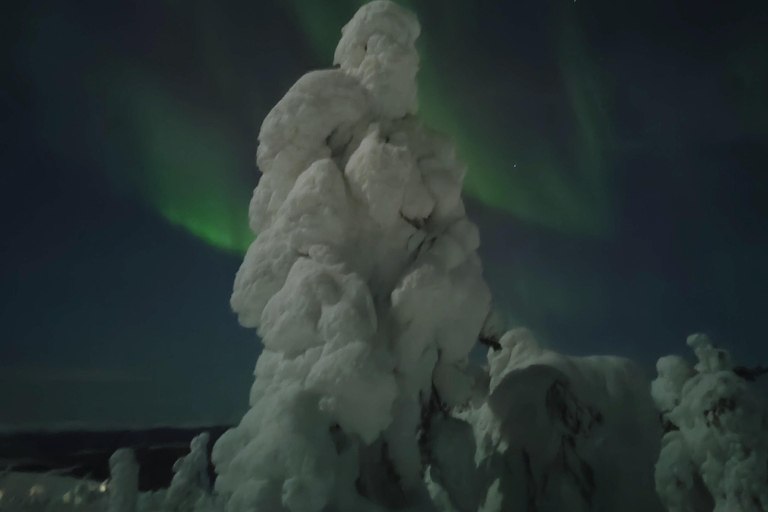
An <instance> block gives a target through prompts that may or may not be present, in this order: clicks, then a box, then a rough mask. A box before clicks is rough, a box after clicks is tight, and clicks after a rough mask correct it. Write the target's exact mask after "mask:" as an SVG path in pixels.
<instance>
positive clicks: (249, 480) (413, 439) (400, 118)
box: [213, 1, 490, 512]
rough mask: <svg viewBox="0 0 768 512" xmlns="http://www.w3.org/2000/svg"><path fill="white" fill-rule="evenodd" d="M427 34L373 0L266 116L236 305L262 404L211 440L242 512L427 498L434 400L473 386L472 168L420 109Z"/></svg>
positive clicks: (478, 306) (480, 292) (223, 484)
mask: <svg viewBox="0 0 768 512" xmlns="http://www.w3.org/2000/svg"><path fill="white" fill-rule="evenodd" d="M418 34H419V25H418V22H417V21H416V19H415V18H414V17H413V15H412V14H410V13H409V12H407V11H405V10H403V9H402V8H400V7H398V6H397V5H396V4H394V3H391V2H382V1H379V2H372V3H370V4H367V5H366V6H364V7H363V8H361V9H360V10H359V11H358V13H357V14H356V15H355V16H354V18H353V19H352V21H350V23H349V24H347V25H346V26H345V27H344V30H343V32H342V37H341V41H340V43H339V46H338V48H337V51H336V57H335V60H336V63H337V64H338V65H339V68H338V69H331V70H323V71H315V72H311V73H309V74H307V75H305V76H304V77H302V78H301V79H299V81H298V82H297V83H296V84H295V85H294V86H293V87H292V88H291V89H290V90H289V91H288V93H287V94H286V95H285V97H284V98H283V99H282V100H281V101H280V102H279V103H278V104H277V105H276V106H275V108H274V109H273V110H272V112H270V114H269V115H268V116H267V117H266V119H265V121H264V124H263V125H262V128H261V133H260V136H259V141H260V145H259V149H258V154H257V162H258V165H259V169H260V171H261V172H262V177H261V180H260V182H259V185H258V187H257V188H256V190H255V192H254V196H253V200H252V202H251V207H250V215H251V225H252V227H253V228H254V230H255V231H257V232H258V237H257V239H256V241H255V242H254V243H253V245H252V246H251V247H250V249H249V250H248V253H247V255H246V257H245V260H244V262H243V264H242V267H241V268H240V270H239V272H238V274H237V278H236V281H235V288H234V293H233V295H232V301H231V302H232V306H233V308H234V310H235V311H236V312H237V313H238V315H239V319H240V322H241V323H242V324H243V325H244V326H248V327H256V328H258V332H259V334H260V336H261V339H262V341H263V343H264V351H263V354H262V355H261V357H260V358H259V360H258V363H257V365H256V370H255V376H256V379H255V382H254V385H253V388H252V390H251V397H250V403H251V410H250V411H249V412H248V413H247V414H246V415H245V417H244V418H243V420H242V421H241V423H240V425H239V426H237V427H236V428H234V429H232V430H230V431H229V432H227V433H226V434H225V435H224V436H223V437H222V438H221V439H220V440H219V441H218V442H217V443H216V445H215V448H214V452H213V460H214V463H215V465H216V470H217V472H218V474H219V476H218V479H217V481H216V490H217V491H218V492H220V493H222V494H224V495H226V496H228V497H229V502H228V510H230V511H232V512H236V511H240V510H243V511H245V510H253V509H254V508H255V509H264V510H270V511H280V510H290V511H292V512H297V511H301V512H313V511H320V510H323V509H326V507H331V508H332V509H334V510H350V511H353V510H354V511H357V510H378V509H380V508H383V509H386V508H393V507H397V508H406V507H416V508H418V509H419V510H426V509H427V508H425V507H428V503H429V494H428V492H427V488H426V485H425V483H424V480H423V478H422V473H423V471H424V460H423V459H424V453H423V452H424V450H423V449H422V448H421V447H420V444H419V439H418V432H419V429H420V425H421V423H422V415H423V410H424V409H425V408H426V407H427V406H428V404H429V402H430V400H433V396H437V395H439V396H440V397H441V399H442V400H444V401H446V402H448V403H451V404H458V403H461V402H464V401H466V400H468V399H469V398H470V388H471V383H472V379H471V378H470V377H469V376H468V375H467V374H466V372H465V368H466V365H467V355H468V353H469V351H470V349H471V348H472V346H473V345H474V344H475V342H476V341H477V338H478V335H479V333H480V330H481V328H482V326H483V323H484V320H485V318H486V316H487V315H488V312H489V308H490V293H489V290H488V287H487V286H486V284H485V282H484V281H483V279H482V270H481V266H480V260H479V258H478V256H477V254H476V249H477V247H478V245H479V235H478V231H477V228H476V227H475V226H474V225H473V224H472V223H471V222H470V221H469V220H468V219H467V218H466V216H465V213H464V207H463V204H462V201H461V196H460V192H461V182H462V179H463V176H464V166H463V165H462V164H461V163H460V162H459V161H458V160H457V159H456V156H455V153H454V149H453V147H452V146H451V144H450V143H448V142H447V141H446V140H445V139H444V138H443V137H441V136H439V135H437V134H435V133H434V132H432V131H430V130H428V129H426V128H425V127H424V126H422V124H421V123H420V122H419V120H418V119H417V118H416V117H414V115H413V114H414V113H415V111H416V80H415V77H416V70H417V69H418V54H417V53H416V50H415V46H414V43H415V40H416V38H417V36H418ZM456 421H459V420H456ZM465 430H466V429H465ZM446 435H449V434H446ZM422 444H423V443H422ZM448 473H449V472H448V471H447V470H446V471H444V472H443V475H448ZM444 477H445V478H448V477H447V476H444ZM451 478H454V477H451Z"/></svg>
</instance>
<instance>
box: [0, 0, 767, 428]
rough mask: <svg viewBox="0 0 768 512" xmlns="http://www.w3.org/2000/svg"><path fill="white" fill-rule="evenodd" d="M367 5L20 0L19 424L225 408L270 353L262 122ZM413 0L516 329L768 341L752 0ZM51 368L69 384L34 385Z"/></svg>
mask: <svg viewBox="0 0 768 512" xmlns="http://www.w3.org/2000/svg"><path fill="white" fill-rule="evenodd" d="M360 3H361V1H360V0H328V1H323V2H315V1H312V0H285V1H283V0H255V1H249V2H246V1H242V0H225V1H220V2H216V1H213V0H192V1H190V2H180V1H178V0H161V1H156V2H155V1H149V0H137V1H131V2H128V1H116V2H108V3H98V2H92V1H85V2H57V1H52V0H30V1H27V2H14V1H12V2H10V3H9V5H8V7H7V14H6V16H5V18H4V20H2V23H3V29H2V30H0V40H2V41H3V43H4V44H5V46H6V47H7V48H8V49H9V51H8V52H6V55H4V58H5V59H6V61H4V64H5V65H4V69H5V70H7V74H6V77H5V79H4V81H3V87H2V89H1V90H0V92H1V94H0V102H2V105H3V106H4V108H5V112H6V115H5V116H4V118H3V129H4V139H3V140H4V146H3V151H2V157H3V160H2V163H3V170H4V172H3V174H2V176H3V180H4V182H3V186H2V187H0V193H2V201H0V204H2V208H3V212H4V215H3V218H4V219H5V220H6V222H7V224H8V227H7V228H6V229H5V231H4V238H3V245H2V252H1V253H0V255H2V257H3V261H7V262H9V263H6V265H5V266H4V267H3V274H2V284H1V285H0V332H3V333H4V335H3V336H2V337H3V342H2V343H0V392H4V393H5V392H7V394H8V396H9V397H11V398H9V399H10V400H12V403H13V404H14V407H16V411H17V414H16V415H15V416H13V421H16V422H19V423H29V422H36V421H41V422H43V421H48V420H51V421H53V420H56V421H59V420H61V421H64V420H67V421H69V420H83V421H86V420H88V421H90V420H94V421H96V420H101V419H105V421H106V420H107V419H108V420H114V421H123V420H125V419H126V418H141V419H142V421H144V420H146V421H158V422H162V421H171V420H173V419H174V418H181V419H183V421H193V420H194V421H197V420H198V419H201V418H202V419H205V418H212V417H214V416H215V417H216V418H221V417H224V416H226V414H228V411H230V410H232V409H233V408H235V406H236V405H235V404H236V400H237V398H236V396H238V397H239V396H240V395H239V394H233V395H232V397H228V398H227V400H223V399H221V398H220V397H221V393H222V391H221V390H222V389H223V390H226V389H230V388H232V389H234V388H237V387H238V386H243V385H247V383H248V382H250V380H251V371H252V361H253V359H254V357H255V354H256V353H257V351H258V343H257V340H255V339H254V337H253V335H252V333H249V332H246V331H243V330H241V329H239V328H238V327H237V325H236V321H235V319H234V317H233V316H232V315H231V312H230V311H229V309H228V294H229V293H230V291H231V288H232V280H233V276H234V272H235V271H236V270H237V267H238V265H239V262H240V260H241V257H242V254H243V252H244V251H245V249H246V248H247V247H248V245H249V243H250V242H251V241H252V240H253V237H254V236H255V234H253V233H251V232H250V230H249V228H248V225H247V215H246V210H247V207H248V201H249V199H250V196H251V193H252V190H253V188H254V186H255V185H256V184H257V182H258V179H259V173H258V170H257V169H256V166H255V152H256V146H257V135H258V132H259V127H260V125H261V122H262V120H263V119H264V117H265V116H266V114H267V113H268V112H269V110H270V109H271V108H272V106H273V105H274V104H275V103H276V102H277V101H278V100H279V99H280V98H281V97H282V96H283V95H284V94H285V92H286V91H287V90H288V88H289V87H290V86H291V85H292V84H293V83H294V82H295V81H296V80H297V79H298V78H299V77H300V76H301V75H303V74H304V73H306V72H307V71H309V70H312V69H316V68H319V67H328V66H330V65H331V64H332V58H333V49H334V46H335V44H336V41H337V38H338V35H339V31H340V29H341V27H342V26H343V24H344V23H345V22H346V21H347V20H348V19H349V17H350V16H351V15H352V13H353V12H354V11H355V10H356V9H357V7H358V6H359V5H360ZM403 3H404V5H406V6H409V7H410V8H412V9H413V10H414V11H415V12H416V13H417V15H418V16H419V19H420V21H421V25H422V34H421V37H420V40H419V43H418V44H419V48H420V51H421V69H420V72H419V94H420V98H419V100H420V115H422V116H423V117H424V119H425V120H426V122H427V123H428V124H430V125H432V126H434V127H435V128H437V129H438V130H440V131H443V132H446V133H447V134H449V135H450V136H451V137H452V138H453V139H454V140H455V141H456V145H457V147H458V151H459V154H460V156H461V158H462V159H463V160H464V161H465V162H466V163H467V176H466V179H465V196H466V198H467V201H466V202H467V210H468V215H469V217H470V219H472V220H473V221H474V222H476V223H477V224H478V227H479V229H480V233H481V248H480V253H481V257H482V259H483V265H484V269H485V274H486V279H487V281H488V283H489V284H490V285H491V286H492V288H493V292H494V296H495V298H496V300H497V301H498V302H499V304H500V306H501V307H502V308H503V309H504V312H505V314H506V315H507V316H508V318H509V319H510V321H511V322H512V323H513V324H514V325H526V326H529V327H531V328H533V329H534V330H535V331H537V334H538V337H539V338H540V339H542V340H545V341H548V342H551V343H552V344H555V345H557V347H558V348H560V349H563V350H566V351H570V352H573V353H586V352H611V353H620V354H622V355H629V356H631V357H636V358H638V359H641V360H642V361H644V363H647V364H649V365H650V364H652V362H653V361H654V358H655V357H657V355H658V354H660V353H668V352H669V350H668V348H667V347H668V346H669V344H673V343H674V344H679V341H680V340H681V339H683V338H684V336H685V335H687V334H689V333H690V332H692V331H694V330H706V331H708V332H710V333H712V335H713V339H715V340H716V341H722V342H723V343H724V344H728V345H729V348H732V349H733V352H734V354H735V355H736V356H737V357H739V358H742V359H743V358H744V357H745V356H746V357H754V358H763V359H764V358H766V357H768V354H766V352H765V350H766V349H765V344H764V343H762V342H764V340H765V338H766V336H768V324H766V322H765V320H764V310H765V309H766V308H768V292H767V291H766V290H768V270H766V269H768V265H766V263H767V262H768V258H767V257H766V254H768V226H767V225H766V217H767V216H768V213H767V212H766V205H768V199H767V198H768V186H767V185H766V177H765V172H764V170H765V168H766V162H767V161H768V153H766V149H765V148H766V147H768V144H766V140H767V139H768V129H767V127H768V125H767V124H766V119H768V117H766V116H767V115H768V110H767V109H768V93H767V92H766V91H768V85H767V84H768V59H766V55H768V39H766V38H767V37H768V36H766V34H765V31H764V30H763V28H764V26H765V24H766V23H768V9H767V8H766V6H765V5H764V2H763V3H760V2H758V1H757V0H735V1H734V2H729V3H727V4H726V3H717V4H714V3H713V4H712V5H709V4H707V5H703V4H700V3H695V4H694V3H693V2H689V1H687V0H673V1H665V0H650V1H648V2H637V3H618V4H617V3H615V2H610V1H608V0H578V1H577V2H573V1H572V0H562V1H561V0H546V1H519V2H518V1H510V2H496V3H487V2H474V1H463V0H452V1H449V2H437V1H436V0H410V1H409V2H403ZM760 343H762V345H760ZM734 344H735V345H734ZM179 361H183V362H184V364H179ZM763 364H765V363H763ZM49 367H51V368H53V369H52V370H51V373H50V374H51V375H53V376H56V378H57V379H59V381H57V382H53V381H52V380H51V379H48V380H46V381H44V382H43V381H40V382H33V380H34V379H33V377H34V376H39V375H41V372H42V371H43V369H45V368H49ZM110 369H112V370H114V373H113V374H110V373H109V371H111V370H110ZM54 370H55V371H54ZM20 375H21V376H26V377H24V378H23V379H21V380H18V379H19V377H18V376H20ZM94 375H96V376H109V375H112V376H113V377H114V378H111V377H110V378H105V379H106V380H105V381H104V385H103V386H95V385H93V383H92V382H91V381H88V379H92V378H93V376H94ZM131 376H133V377H131ZM65 377H66V378H65ZM118 377H119V378H118ZM14 379H17V380H14ZM110 379H111V380H110ZM64 381H66V382H64ZM22 384H23V385H22ZM73 389H74V390H76V391H77V393H79V394H80V395H79V396H80V397H81V399H80V401H79V402H78V403H77V404H74V403H72V402H67V400H66V399H65V398H66V396H70V395H71V394H72V393H71V392H72V390H73ZM13 390H20V391H18V392H17V391H13ZM160 390H164V391H160ZM65 391H66V393H68V394H67V395H66V396H65V397H64V398H62V396H63V395H62V394H63V393H65ZM140 394H141V395H142V396H151V398H149V399H147V400H149V401H150V403H149V404H146V403H141V402H140V400H139V399H138V398H137V397H138V395H140ZM105 397H121V400H122V401H123V402H125V403H126V404H131V405H130V407H128V406H126V407H128V409H125V410H123V409H120V408H118V407H117V406H116V405H115V406H112V405H103V404H102V402H103V401H104V400H105ZM36 402H37V403H40V404H43V405H41V406H40V408H39V409H36V408H35V406H34V405H33V404H34V403H36ZM93 403H98V404H102V405H99V407H103V409H101V410H99V409H98V408H96V407H94V406H92V404H93ZM110 403H111V402H110ZM89 404H91V405H89ZM110 407H111V408H110ZM131 407H132V409H131ZM99 411H101V412H99ZM9 418H10V416H9ZM7 421H11V419H8V420H7ZM201 421H202V420H201ZM0 423H2V422H0ZM0 426H1V425H0Z"/></svg>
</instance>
